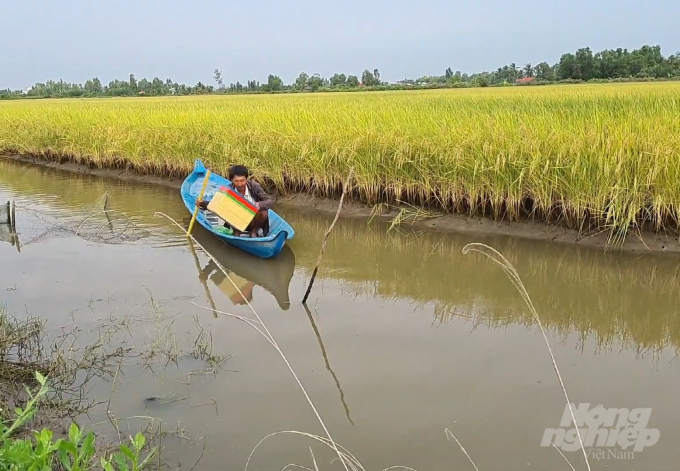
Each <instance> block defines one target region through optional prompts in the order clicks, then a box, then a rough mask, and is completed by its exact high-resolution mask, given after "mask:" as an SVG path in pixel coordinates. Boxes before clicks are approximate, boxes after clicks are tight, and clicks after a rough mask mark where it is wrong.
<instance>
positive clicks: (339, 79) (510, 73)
mask: <svg viewBox="0 0 680 471" xmlns="http://www.w3.org/2000/svg"><path fill="white" fill-rule="evenodd" d="M669 79H680V52H677V53H675V54H671V55H669V56H668V57H664V56H663V54H662V53H661V47H659V46H647V45H645V46H642V47H641V48H640V49H634V50H632V51H629V50H627V49H621V48H619V49H615V50H614V49H610V50H603V51H600V52H597V53H593V52H592V51H591V49H590V48H588V47H586V48H581V49H578V50H577V51H576V52H575V53H566V54H563V55H562V56H561V58H560V60H559V61H558V62H557V63H554V64H549V63H547V62H541V63H539V64H537V65H533V64H525V65H524V66H522V67H519V66H517V64H515V63H511V64H508V65H505V66H503V67H499V68H498V69H496V70H494V71H491V72H488V71H485V72H478V73H473V74H467V73H461V72H460V71H455V72H454V71H453V69H452V68H451V67H449V68H447V69H446V70H445V71H444V74H443V75H439V76H423V77H419V78H417V79H406V78H405V79H404V80H400V81H397V82H393V83H388V82H384V81H383V80H382V79H381V76H380V71H379V70H378V69H373V71H370V70H369V69H366V70H364V72H363V73H362V74H361V76H358V75H345V74H344V73H336V74H335V75H333V76H332V77H328V78H325V77H321V76H320V75H319V74H313V75H309V74H307V73H306V72H302V73H301V74H300V75H299V76H298V77H297V78H296V79H295V81H294V82H293V83H290V84H285V83H284V82H283V80H282V79H281V78H280V77H279V76H277V75H273V74H270V75H269V76H268V77H267V81H266V82H264V83H260V82H259V81H257V80H248V81H247V82H246V83H245V84H242V83H240V82H236V83H230V84H228V85H226V84H225V83H224V80H223V77H222V72H221V71H220V70H219V69H215V70H214V72H213V80H214V82H215V85H208V84H204V83H202V82H198V83H197V84H196V85H193V86H191V85H186V84H180V83H177V82H174V81H173V80H171V79H167V80H165V81H163V80H161V79H159V78H158V77H156V78H154V79H153V80H147V79H146V78H142V79H141V80H137V78H136V77H135V75H134V74H130V76H129V78H128V80H113V81H111V82H109V83H108V85H103V84H102V83H101V81H100V80H99V79H98V78H93V79H91V80H88V81H86V82H85V83H84V84H78V83H69V82H64V81H63V80H59V81H58V82H57V81H53V80H50V81H47V82H45V83H41V82H39V83H36V84H35V85H33V86H32V87H30V88H29V89H27V90H9V89H5V90H0V99H3V98H4V99H11V98H48V97H55V98H67V97H104V96H109V97H119V96H140V95H141V96H164V95H204V94H214V93H225V94H227V93H284V92H315V91H357V90H362V89H363V90H388V89H389V90H391V89H408V88H456V87H487V86H503V85H534V84H536V85H540V84H549V83H572V82H584V81H637V80H669Z"/></svg>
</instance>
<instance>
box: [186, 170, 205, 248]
mask: <svg viewBox="0 0 680 471" xmlns="http://www.w3.org/2000/svg"><path fill="white" fill-rule="evenodd" d="M208 180H210V170H208V171H207V172H206V173H205V178H204V179H203V186H202V187H201V193H200V194H199V195H198V200H199V201H200V200H202V199H203V194H204V193H205V187H206V186H208ZM197 216H198V204H197V205H196V209H194V215H193V216H192V217H191V222H190V223H189V230H188V231H187V237H189V235H190V234H191V230H192V229H193V228H194V223H195V222H196V217H197Z"/></svg>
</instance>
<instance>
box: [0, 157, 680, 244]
mask: <svg viewBox="0 0 680 471" xmlns="http://www.w3.org/2000/svg"><path fill="white" fill-rule="evenodd" d="M0 158H5V159H8V160H14V161H17V162H24V163H31V164H35V165H41V166H45V167H51V168H57V169H60V170H64V171H70V172H76V173H83V174H89V175H97V176H101V177H108V178H118V179H121V180H127V181H136V182H141V183H152V184H157V185H163V186H167V187H171V188H177V189H179V188H180V186H181V184H182V179H181V178H164V177H157V176H150V175H140V174H136V173H134V172H130V171H128V170H116V169H98V168H93V167H89V166H87V165H80V164H75V163H70V162H65V163H59V162H55V161H49V160H44V159H40V158H31V157H22V156H16V155H2V156H0ZM276 196H277V204H280V205H286V206H296V207H300V208H309V209H310V210H315V211H323V212H329V213H335V212H336V211H337V206H338V202H337V201H335V200H329V199H325V198H318V197H315V196H311V195H306V194H300V193H297V194H292V195H276ZM371 211H372V208H371V207H370V206H367V205H364V204H359V203H353V202H346V203H345V204H344V206H343V210H342V213H341V215H342V216H343V217H359V218H368V217H370V216H371ZM396 215H397V211H395V210H391V211H386V212H384V213H383V214H382V215H381V217H382V218H384V219H389V218H392V217H394V216H396ZM409 227H413V228H414V229H418V230H432V231H440V232H457V233H462V234H470V235H506V236H511V237H521V238H524V239H531V240H541V241H553V242H556V243H562V244H570V245H576V246H583V247H591V248H597V249H601V250H605V248H606V247H607V234H606V233H600V234H594V235H587V236H584V235H579V234H578V232H577V231H574V230H571V229H567V228H564V227H559V226H554V225H546V224H544V223H540V222H535V221H526V222H521V223H517V222H504V221H501V222H499V221H494V220H492V219H487V218H478V217H474V218H473V217H469V216H466V215H448V214H446V215H444V214H442V215H439V216H437V217H435V218H433V219H429V220H425V221H421V222H417V223H414V224H412V225H411V224H409ZM607 250H608V251H610V252H633V253H649V252H654V253H666V254H680V241H679V240H678V239H676V238H675V237H672V236H668V235H665V234H655V233H652V232H643V233H641V234H637V235H636V234H630V235H629V236H628V237H626V240H625V241H624V243H623V244H622V245H621V246H620V247H617V248H616V249H613V248H608V249H607Z"/></svg>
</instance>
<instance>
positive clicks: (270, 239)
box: [180, 160, 295, 258]
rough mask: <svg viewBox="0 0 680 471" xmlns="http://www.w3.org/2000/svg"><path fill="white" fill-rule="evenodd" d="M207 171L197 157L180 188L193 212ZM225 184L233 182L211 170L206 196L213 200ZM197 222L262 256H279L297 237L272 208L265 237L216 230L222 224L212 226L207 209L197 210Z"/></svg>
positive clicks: (219, 235) (222, 237)
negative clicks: (288, 242)
mask: <svg viewBox="0 0 680 471" xmlns="http://www.w3.org/2000/svg"><path fill="white" fill-rule="evenodd" d="M206 173H207V169H206V168H205V166H204V165H203V162H201V161H200V160H196V162H195V163H194V171H193V172H191V174H189V176H188V177H187V178H186V179H185V180H184V182H183V183H182V188H181V190H180V191H181V194H182V201H184V205H185V206H186V207H187V209H188V210H189V213H191V214H192V215H193V214H194V210H195V209H196V199H197V198H198V195H200V194H201V187H202V186H203V180H205V175H206ZM225 185H231V182H230V181H229V180H227V179H226V178H224V177H222V176H220V175H217V174H215V173H210V179H209V180H208V185H207V186H206V188H205V193H204V195H203V199H204V200H210V199H212V197H213V195H215V193H216V192H217V189H218V188H219V187H221V186H225ZM196 222H198V223H199V224H200V225H201V226H203V227H204V228H205V229H206V230H208V231H209V232H212V233H213V234H214V235H215V237H218V238H219V239H221V240H223V241H224V242H226V243H227V244H229V245H232V246H234V247H237V248H239V249H241V250H243V251H244V252H248V253H250V254H252V255H255V256H256V257H260V258H273V257H276V256H277V255H278V254H279V253H281V250H283V247H284V245H285V244H286V240H290V239H292V238H293V237H294V236H295V231H294V230H293V228H292V227H291V226H290V224H288V223H287V222H286V221H285V220H284V219H283V218H282V217H281V216H279V215H278V214H276V212H274V211H273V210H272V209H269V234H267V236H266V237H237V236H234V235H227V234H224V233H221V232H219V231H216V230H215V229H217V228H218V227H219V226H218V227H213V225H212V224H211V222H210V221H209V220H208V218H207V217H206V213H205V211H202V210H199V211H198V215H197V216H196Z"/></svg>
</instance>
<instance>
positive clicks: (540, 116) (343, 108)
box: [0, 82, 680, 242]
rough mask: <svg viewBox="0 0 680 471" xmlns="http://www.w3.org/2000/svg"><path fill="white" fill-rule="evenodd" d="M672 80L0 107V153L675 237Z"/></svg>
mask: <svg viewBox="0 0 680 471" xmlns="http://www.w3.org/2000/svg"><path fill="white" fill-rule="evenodd" d="M678 136H680V83H675V82H669V83H653V84H613V85H584V86H580V85H577V86H561V87H560V86H556V87H521V88H519V87H512V88H500V89H472V90H441V91H419V92H393V93H389V94H381V93H362V94H315V95H302V96H301V95H296V96H246V97H235V96H229V97H188V98H180V97H166V98H140V99H120V100H115V99H111V100H96V99H94V100H74V101H59V100H43V101H33V102H32V101H18V102H8V103H2V104H0V152H5V153H8V152H11V153H18V154H23V155H36V156H48V157H49V158H50V159H59V160H71V161H76V162H81V163H90V164H92V165H95V166H97V167H115V168H133V169H135V170H137V171H140V172H144V173H149V174H157V175H167V176H175V177H183V176H185V175H186V174H187V173H188V172H190V171H191V168H192V167H193V162H194V159H196V158H202V159H204V160H205V161H206V162H207V163H208V165H209V166H210V167H211V168H212V169H213V170H214V171H216V172H219V173H222V174H224V173H226V170H227V168H228V166H229V165H230V164H232V163H235V162H242V163H244V164H246V165H248V166H250V167H251V168H252V169H253V171H254V173H255V176H256V177H257V178H258V179H260V180H263V181H268V182H270V183H272V184H274V185H276V186H277V187H278V188H279V189H281V190H283V189H287V190H301V191H307V192H311V193H314V194H317V195H321V196H330V197H333V196H337V195H338V194H339V192H340V191H341V186H342V182H343V181H344V178H345V177H346V175H347V172H348V171H349V168H351V167H354V171H355V175H356V178H355V188H354V191H353V195H352V196H354V197H355V198H357V199H360V200H362V201H364V202H366V203H369V204H377V203H394V202H395V201H397V200H401V201H404V202H407V203H409V204H413V205H424V206H428V207H432V208H436V209H440V210H445V211H458V212H463V213H468V214H478V215H487V216H491V217H494V218H498V219H499V218H506V219H510V220H519V219H522V218H524V217H526V216H535V217H538V218H540V219H542V220H549V221H552V222H563V223H566V224H567V225H568V226H570V227H571V228H575V229H579V230H581V231H583V232H589V231H598V230H605V231H609V232H610V233H611V234H612V236H613V237H614V239H613V240H612V241H613V242H616V241H621V240H622V237H623V236H624V235H625V234H626V233H628V232H629V231H630V230H631V229H637V228H641V227H645V228H651V229H655V230H676V229H677V226H678V202H679V201H680V159H679V158H678V157H679V156H680V139H679V138H678Z"/></svg>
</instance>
